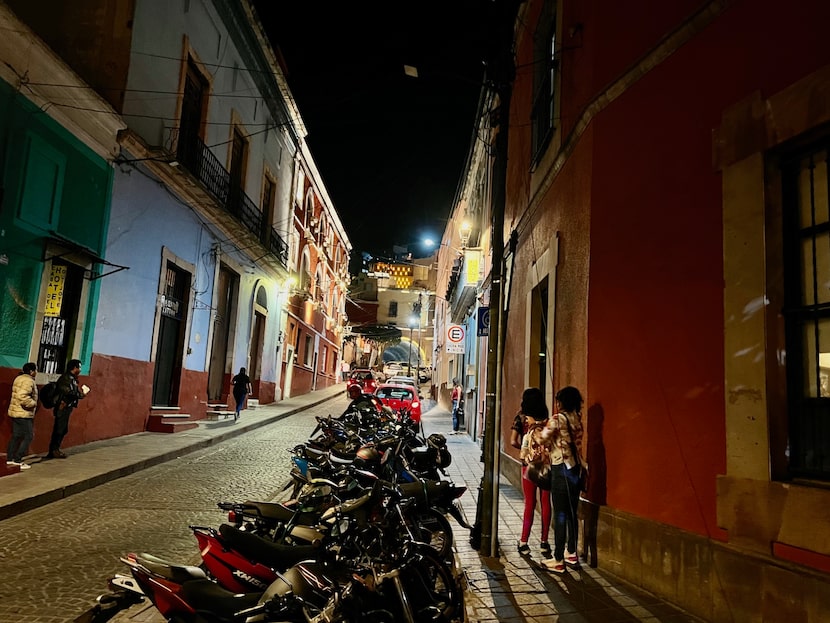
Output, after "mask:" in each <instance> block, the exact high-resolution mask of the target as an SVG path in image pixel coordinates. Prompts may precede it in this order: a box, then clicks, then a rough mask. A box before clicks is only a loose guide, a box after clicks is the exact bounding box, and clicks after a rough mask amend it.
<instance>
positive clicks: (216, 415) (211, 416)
mask: <svg viewBox="0 0 830 623" xmlns="http://www.w3.org/2000/svg"><path fill="white" fill-rule="evenodd" d="M234 415H236V412H235V411H227V410H224V409H211V410H210V411H208V412H206V413H205V419H206V420H207V421H208V422H218V421H219V420H227V419H228V418H232V417H233V416H234Z"/></svg>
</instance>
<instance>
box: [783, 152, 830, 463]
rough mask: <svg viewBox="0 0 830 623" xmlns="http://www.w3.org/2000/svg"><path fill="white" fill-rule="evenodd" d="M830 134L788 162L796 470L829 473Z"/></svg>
mask: <svg viewBox="0 0 830 623" xmlns="http://www.w3.org/2000/svg"><path fill="white" fill-rule="evenodd" d="M829 155H830V142H827V143H825V144H824V145H821V146H820V147H817V148H811V149H807V150H803V151H801V152H799V153H797V154H795V155H794V157H792V158H791V159H789V160H787V161H785V162H784V163H783V164H782V179H781V181H782V190H783V215H784V223H783V231H784V322H785V330H786V352H787V369H786V374H787V402H788V414H789V423H788V424H789V443H788V445H789V448H788V450H789V472H790V475H791V476H796V477H798V476H800V477H809V478H822V479H830V386H829V385H828V383H830V201H828V186H827V184H828V173H827V171H828V164H827V163H828V156H829Z"/></svg>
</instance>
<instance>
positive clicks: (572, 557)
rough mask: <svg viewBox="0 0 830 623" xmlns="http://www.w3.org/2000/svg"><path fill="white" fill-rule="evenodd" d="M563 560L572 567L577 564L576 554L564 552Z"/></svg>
mask: <svg viewBox="0 0 830 623" xmlns="http://www.w3.org/2000/svg"><path fill="white" fill-rule="evenodd" d="M565 562H566V563H567V564H569V565H571V566H572V567H576V566H578V565H579V558H578V557H577V555H576V554H568V553H567V552H566V553H565Z"/></svg>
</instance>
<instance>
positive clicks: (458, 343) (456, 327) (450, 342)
mask: <svg viewBox="0 0 830 623" xmlns="http://www.w3.org/2000/svg"><path fill="white" fill-rule="evenodd" d="M446 349H447V352H448V353H454V354H456V355H463V354H464V326H463V325H460V324H451V325H449V326H448V327H447V343H446Z"/></svg>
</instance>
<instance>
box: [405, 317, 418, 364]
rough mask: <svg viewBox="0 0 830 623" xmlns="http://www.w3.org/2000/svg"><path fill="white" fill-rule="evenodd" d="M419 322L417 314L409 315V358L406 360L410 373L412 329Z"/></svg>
mask: <svg viewBox="0 0 830 623" xmlns="http://www.w3.org/2000/svg"><path fill="white" fill-rule="evenodd" d="M417 322H418V320H417V319H416V318H415V316H410V317H409V358H408V359H407V360H406V369H407V372H408V373H409V374H410V375H411V374H412V330H413V329H414V328H415V324H416V323H417Z"/></svg>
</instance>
